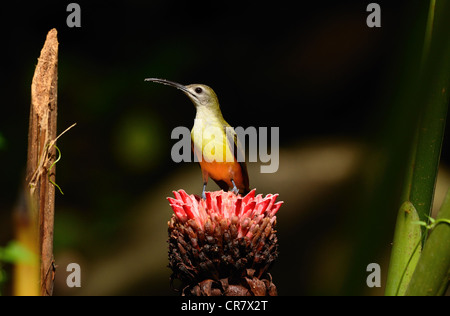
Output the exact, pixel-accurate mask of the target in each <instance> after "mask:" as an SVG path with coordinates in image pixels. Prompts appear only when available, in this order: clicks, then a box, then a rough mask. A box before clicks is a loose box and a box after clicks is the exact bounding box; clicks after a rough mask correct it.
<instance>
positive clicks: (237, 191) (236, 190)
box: [231, 180, 239, 195]
mask: <svg viewBox="0 0 450 316" xmlns="http://www.w3.org/2000/svg"><path fill="white" fill-rule="evenodd" d="M231 183H233V188H232V189H231V192H233V193H234V194H236V195H238V194H239V189H238V188H237V187H236V183H234V181H233V180H231Z"/></svg>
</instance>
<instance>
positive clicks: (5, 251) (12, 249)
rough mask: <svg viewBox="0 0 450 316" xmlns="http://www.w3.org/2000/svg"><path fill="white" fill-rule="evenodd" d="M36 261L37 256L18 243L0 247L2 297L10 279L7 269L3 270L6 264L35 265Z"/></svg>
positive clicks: (12, 242)
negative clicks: (4, 287) (5, 285)
mask: <svg viewBox="0 0 450 316" xmlns="http://www.w3.org/2000/svg"><path fill="white" fill-rule="evenodd" d="M36 260H37V258H36V256H35V255H34V254H33V253H32V252H30V251H29V250H28V249H27V248H26V247H24V246H22V245H21V244H20V243H19V242H17V241H14V240H13V241H10V242H9V243H8V244H7V245H6V246H5V247H0V295H1V294H2V287H3V284H4V283H5V282H6V281H8V279H9V277H8V275H7V273H6V271H5V269H3V264H4V263H8V264H14V263H24V264H35V263H36Z"/></svg>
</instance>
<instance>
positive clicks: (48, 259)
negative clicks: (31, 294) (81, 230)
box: [26, 29, 58, 295]
mask: <svg viewBox="0 0 450 316" xmlns="http://www.w3.org/2000/svg"><path fill="white" fill-rule="evenodd" d="M57 84H58V39H57V31H56V29H52V30H50V32H49V33H48V34H47V39H46V41H45V44H44V47H43V48H42V50H41V55H40V57H39V60H38V64H37V66H36V70H35V72H34V76H33V82H32V85H31V107H30V123H29V131H28V156H27V171H26V183H27V190H28V192H29V203H28V204H29V206H28V208H29V211H28V213H29V215H30V218H31V219H33V218H36V223H35V225H38V229H37V231H38V232H39V233H38V234H39V236H36V239H37V240H39V248H38V250H39V251H40V290H39V294H40V295H52V292H53V280H54V272H55V271H54V270H55V269H54V261H53V224H54V209H55V187H54V185H53V184H52V183H51V181H50V180H51V179H50V178H53V181H55V180H54V177H55V168H52V169H51V174H49V172H50V170H49V169H50V166H51V165H52V163H53V162H54V161H55V156H56V152H55V148H54V145H55V142H56V118H57Z"/></svg>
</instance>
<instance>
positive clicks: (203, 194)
mask: <svg viewBox="0 0 450 316" xmlns="http://www.w3.org/2000/svg"><path fill="white" fill-rule="evenodd" d="M205 192H206V183H203V190H202V199H203V200H206V193H205Z"/></svg>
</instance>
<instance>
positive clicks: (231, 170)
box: [145, 78, 250, 199]
mask: <svg viewBox="0 0 450 316" xmlns="http://www.w3.org/2000/svg"><path fill="white" fill-rule="evenodd" d="M145 81H151V82H157V83H161V84H165V85H168V86H171V87H175V88H177V89H179V90H181V91H183V92H184V93H185V94H186V95H187V96H188V97H189V99H190V100H191V101H192V103H194V105H195V108H196V111H197V114H196V116H195V121H194V127H193V128H192V131H191V142H192V150H193V151H194V154H195V155H196V156H197V160H198V161H199V163H200V167H201V170H202V179H203V190H202V198H203V199H205V198H206V195H205V192H206V185H207V184H208V179H209V178H211V179H213V180H214V181H215V182H216V183H217V185H218V186H219V187H220V188H221V189H222V190H224V191H228V190H229V189H230V188H231V190H232V192H234V193H235V194H238V193H241V194H247V193H248V192H250V189H249V180H248V172H247V166H246V164H245V159H244V157H245V155H244V149H243V148H242V145H241V143H240V141H239V139H238V137H237V135H236V132H235V131H234V129H233V128H232V127H231V126H230V124H228V123H227V122H226V121H225V119H224V118H223V116H222V112H221V110H220V106H219V100H218V98H217V95H216V93H215V92H214V90H213V89H211V88H210V87H208V86H206V85H203V84H191V85H188V86H184V85H181V84H179V83H176V82H173V81H169V80H165V79H158V78H147V79H145Z"/></svg>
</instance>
